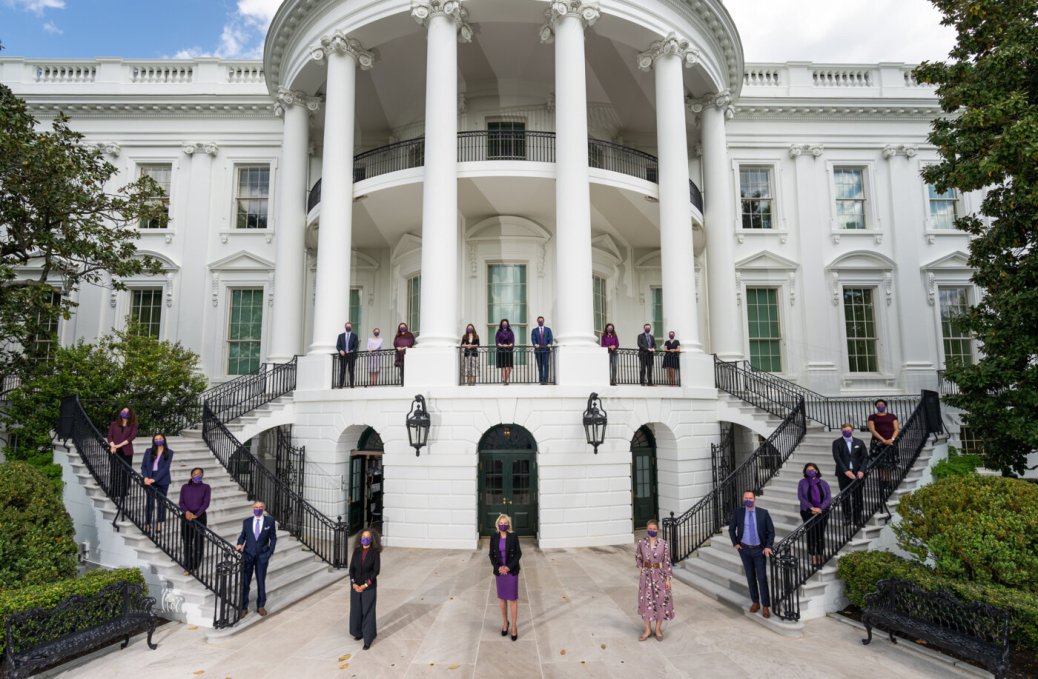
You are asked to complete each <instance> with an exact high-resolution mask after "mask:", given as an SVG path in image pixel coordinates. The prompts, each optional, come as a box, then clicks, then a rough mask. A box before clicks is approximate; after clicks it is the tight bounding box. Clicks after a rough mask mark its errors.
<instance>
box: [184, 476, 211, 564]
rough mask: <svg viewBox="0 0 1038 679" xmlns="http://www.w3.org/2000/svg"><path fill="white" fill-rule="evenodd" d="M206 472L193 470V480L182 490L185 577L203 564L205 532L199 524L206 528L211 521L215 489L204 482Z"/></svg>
mask: <svg viewBox="0 0 1038 679" xmlns="http://www.w3.org/2000/svg"><path fill="white" fill-rule="evenodd" d="M204 476H205V471H204V470H203V469H202V468H201V467H195V468H194V469H192V470H191V480H190V481H188V482H187V483H185V484H184V485H183V486H181V488H180V502H179V504H180V511H181V512H182V513H183V516H184V524H183V526H184V527H183V533H182V536H181V537H182V538H183V540H184V575H191V574H192V573H193V572H194V571H195V569H196V568H198V567H199V566H200V565H201V563H202V550H203V549H204V547H205V532H204V531H203V530H201V529H200V528H199V527H198V524H201V525H202V526H206V525H208V524H209V519H208V517H207V516H206V510H208V509H209V501H210V499H211V498H212V492H213V489H212V488H210V487H209V484H207V483H205V482H203V481H202V479H203V477H204Z"/></svg>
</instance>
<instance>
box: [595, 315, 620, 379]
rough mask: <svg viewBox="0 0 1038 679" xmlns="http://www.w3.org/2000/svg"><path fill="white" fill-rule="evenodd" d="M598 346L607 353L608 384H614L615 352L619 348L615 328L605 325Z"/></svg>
mask: <svg viewBox="0 0 1038 679" xmlns="http://www.w3.org/2000/svg"><path fill="white" fill-rule="evenodd" d="M599 345H600V346H603V347H605V348H606V350H607V351H609V384H616V356H617V353H616V352H617V350H618V349H619V348H620V338H619V337H617V336H616V328H615V327H614V326H613V324H612V323H606V324H605V328H604V329H603V330H602V339H601V340H599Z"/></svg>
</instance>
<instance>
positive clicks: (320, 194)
mask: <svg viewBox="0 0 1038 679" xmlns="http://www.w3.org/2000/svg"><path fill="white" fill-rule="evenodd" d="M0 80H2V81H3V82H4V83H5V84H6V85H8V86H10V87H11V88H12V89H13V90H14V91H15V93H16V94H17V95H19V96H21V97H23V98H25V99H26V100H27V101H28V102H29V104H30V107H31V109H32V111H33V112H34V113H35V115H36V116H37V117H38V118H40V119H41V121H44V122H45V121H46V120H47V119H48V118H50V117H52V116H53V115H55V114H56V113H58V112H59V111H64V112H65V113H67V114H68V115H70V116H71V117H72V121H73V126H74V127H75V128H76V129H78V130H81V131H82V132H83V133H84V134H85V135H86V137H87V139H88V140H89V141H90V142H91V143H97V144H99V145H101V146H102V147H103V149H104V150H105V153H106V154H107V156H108V158H109V160H110V161H111V162H112V163H113V164H115V165H116V166H117V167H118V168H119V170H120V174H119V176H118V178H117V179H116V180H115V181H114V182H113V186H112V188H113V189H115V188H117V187H118V186H121V185H122V184H125V183H127V182H129V181H132V180H133V179H135V178H136V177H138V176H140V175H149V176H151V177H153V178H155V179H156V180H157V181H158V182H159V183H160V184H161V185H162V186H163V187H165V188H166V189H167V191H168V197H169V214H170V221H169V225H168V228H151V227H152V226H153V225H151V224H140V225H139V226H140V241H139V249H140V251H141V252H142V253H146V254H149V255H152V256H154V257H156V258H158V259H159V260H161V261H162V262H163V264H164V265H165V274H164V275H162V276H158V277H144V278H140V279H133V280H127V281H125V283H126V285H127V286H128V288H129V289H128V290H126V291H122V292H117V291H113V290H111V289H108V288H104V287H86V288H83V289H82V290H80V291H79V292H78V300H77V301H78V303H79V310H78V313H77V314H76V315H75V317H74V318H72V319H71V320H69V321H67V322H62V324H61V326H60V328H59V336H60V338H61V340H62V341H64V342H72V341H74V340H75V339H77V338H81V337H82V338H87V339H91V338H94V337H97V336H99V335H102V334H104V333H106V332H109V331H110V330H111V329H112V328H118V327H121V326H122V325H123V324H124V323H125V322H126V319H127V317H134V318H136V319H138V320H140V321H142V322H143V323H144V324H145V326H146V327H147V329H148V331H149V332H153V333H155V334H156V335H157V336H159V337H161V338H163V339H168V340H178V341H180V342H182V343H183V344H184V345H186V346H187V347H189V348H191V349H193V350H194V351H196V352H198V353H199V354H200V355H201V357H202V364H203V366H204V370H205V372H206V375H207V376H208V377H209V378H210V380H211V381H212V383H214V384H217V383H220V382H223V381H226V380H229V379H232V378H234V377H235V376H237V375H241V374H246V373H249V372H251V371H254V370H255V369H257V368H258V367H259V364H260V363H261V362H266V363H270V362H284V361H288V360H291V359H292V357H293V356H299V358H298V383H297V387H296V389H295V391H294V393H292V394H291V395H290V396H288V397H286V398H285V399H283V402H282V403H281V404H280V405H279V407H278V408H277V409H274V410H271V411H270V412H268V413H266V414H264V415H263V416H261V417H256V418H254V421H252V422H250V423H248V424H247V425H245V426H244V428H243V430H242V433H241V436H240V438H242V440H246V439H248V438H250V437H252V436H256V435H259V434H261V433H262V432H263V431H265V430H269V429H270V428H272V427H275V426H282V425H289V424H290V425H292V427H293V428H292V437H293V439H294V441H295V443H296V444H299V445H305V447H306V460H307V463H306V464H307V467H306V469H307V475H306V494H307V496H308V497H309V498H310V499H311V500H312V502H313V503H314V504H315V505H316V506H318V507H319V508H321V509H322V510H324V511H326V513H327V514H328V515H330V516H336V515H339V514H344V513H345V512H347V511H348V510H355V511H363V505H364V503H365V502H367V501H368V500H370V499H371V498H370V497H365V498H364V499H363V500H362V499H360V498H359V497H358V496H357V493H358V492H359V490H358V489H360V488H361V485H363V484H360V485H358V483H359V479H360V478H361V477H362V476H366V477H370V476H372V475H375V476H378V478H379V481H380V484H381V485H380V486H379V492H380V500H381V503H382V508H381V509H382V518H383V520H384V527H385V532H386V536H387V540H388V541H389V542H390V543H391V544H393V545H405V546H421V547H433V548H439V547H444V548H446V547H451V548H469V547H473V546H475V545H476V543H477V541H478V537H479V535H480V534H481V533H484V532H485V531H486V530H487V527H488V526H492V525H493V524H492V523H491V522H492V521H493V518H494V517H496V516H497V513H498V512H499V511H505V512H507V513H510V514H511V515H512V516H513V518H514V521H515V524H516V527H517V528H518V529H519V530H520V532H522V533H525V534H528V535H531V536H535V537H536V539H537V540H538V543H539V545H541V546H542V547H563V546H566V547H570V546H589V545H604V544H623V543H629V542H630V541H631V540H632V536H633V531H634V530H635V528H636V526H637V525H641V524H643V523H644V521H645V520H646V519H647V518H649V517H651V516H658V515H666V514H668V513H669V512H671V511H674V512H680V511H683V510H685V509H687V508H688V507H689V506H691V504H692V503H693V502H694V501H695V500H696V499H697V498H699V497H700V496H702V494H703V493H704V492H705V491H706V490H707V489H708V488H709V487H710V484H711V462H710V445H711V443H716V442H717V441H718V436H719V428H718V423H719V421H720V420H723V419H726V418H725V417H724V416H723V408H722V405H721V401H720V400H719V397H718V391H717V389H716V388H715V386H714V370H713V361H714V358H713V356H712V355H717V357H719V358H721V359H724V360H734V359H748V360H750V361H751V362H752V364H753V366H754V367H755V368H757V369H759V370H763V371H768V372H772V373H777V374H778V375H780V376H782V377H784V378H785V379H787V380H790V381H793V382H796V383H799V384H801V385H803V386H806V387H809V388H811V389H813V390H815V391H817V392H820V393H823V394H828V395H894V394H911V393H918V391H919V389H920V388H932V387H934V385H936V383H937V371H938V370H940V369H941V368H942V367H943V366H944V364H945V361H946V359H947V358H949V357H950V356H956V357H963V356H967V357H968V356H971V355H972V352H973V351H974V347H973V346H972V343H971V341H970V340H969V339H968V338H966V337H961V336H958V335H957V331H956V328H955V326H954V324H952V323H949V322H942V319H947V318H948V317H949V315H950V314H952V313H953V312H955V311H956V310H957V309H959V308H961V307H962V306H963V305H966V304H969V303H970V302H971V301H973V300H974V296H975V291H974V288H973V287H972V285H971V283H970V282H969V275H970V271H969V269H968V268H967V265H966V250H967V245H968V237H967V236H966V235H964V234H962V233H960V232H958V231H956V230H955V229H954V228H953V227H952V222H953V220H954V218H955V216H956V215H958V214H961V213H963V212H968V211H971V210H975V209H977V208H978V207H979V198H980V197H979V196H976V195H958V194H955V193H953V192H949V193H937V192H936V191H935V190H934V189H933V188H932V187H930V186H927V185H926V183H925V182H924V180H923V179H922V178H921V176H920V171H921V169H922V168H923V167H924V166H925V165H926V164H928V163H933V162H936V161H937V157H938V156H937V152H936V150H935V148H934V147H932V146H931V145H929V144H928V142H927V132H928V130H929V125H930V121H931V120H932V119H933V118H934V117H935V116H936V115H938V113H939V108H938V105H937V100H936V97H935V95H934V92H933V90H932V89H931V88H929V87H927V86H922V85H919V84H918V83H916V82H915V80H914V79H913V77H912V67H911V66H909V65H905V64H897V63H881V64H844V65H831V64H815V63H806V62H804V63H801V62H798V63H785V64H747V63H744V60H743V46H742V43H741V41H740V37H739V33H738V30H737V27H736V26H735V24H734V23H733V21H732V19H731V17H730V16H729V14H728V12H727V11H726V9H725V8H724V5H723V3H722V2H721V0H696V1H692V0H599V1H597V2H581V1H580V0H552V1H550V2H545V1H543V0H464V2H457V1H455V0H285V2H284V4H283V5H282V7H281V9H280V10H279V11H278V13H277V15H276V17H275V18H274V20H273V23H272V25H271V27H270V30H269V34H268V36H267V40H266V47H265V51H264V57H263V60H262V61H224V60H218V59H194V60H166V61H139V60H124V59H95V60H81V61H57V60H31V59H19V58H4V59H0ZM537 316H544V318H545V319H546V324H547V326H549V327H551V329H552V330H553V332H554V339H555V343H556V344H555V346H554V349H553V350H552V352H551V355H552V359H551V360H552V365H551V368H550V373H551V374H550V376H549V380H548V381H550V382H551V384H547V385H541V384H538V381H539V379H537V378H538V377H539V376H538V375H537V373H536V367H535V358H534V357H533V355H532V354H530V353H526V352H523V351H520V352H519V353H517V354H516V355H515V357H514V360H515V363H516V368H515V370H516V373H515V375H516V379H515V380H514V381H513V383H512V384H509V385H507V386H505V385H503V384H500V383H499V382H498V381H497V378H498V375H499V368H498V367H497V365H498V363H497V361H498V360H499V357H498V356H497V354H496V351H493V350H490V351H484V352H483V353H481V354H480V356H479V357H478V358H477V359H476V362H477V363H478V364H479V369H480V371H481V372H480V375H479V380H478V381H479V383H478V384H476V385H474V386H470V385H469V384H468V383H467V380H466V377H465V374H464V371H465V367H466V360H465V357H464V356H463V355H462V352H461V350H460V349H459V344H460V337H461V334H462V332H463V330H464V328H465V326H466V324H469V323H471V324H473V325H474V326H475V328H476V329H477V331H478V334H479V335H480V338H481V342H482V345H483V346H486V345H491V346H492V345H493V344H494V333H495V331H496V329H497V325H498V321H499V320H500V319H502V318H508V319H509V320H510V321H511V324H512V328H513V329H514V330H515V333H516V344H519V345H530V344H531V343H532V340H531V331H532V329H533V328H534V327H535V325H536V323H535V319H536V318H537ZM347 320H349V321H351V322H352V324H353V329H354V332H355V333H358V335H359V337H360V348H361V349H364V348H365V347H366V340H367V338H369V337H370V336H371V334H372V330H373V328H375V327H378V328H381V330H382V338H383V340H384V345H383V346H384V348H386V349H391V348H392V342H393V338H394V335H395V333H396V329H397V326H398V324H399V323H401V322H406V323H408V324H409V326H410V328H411V330H413V331H414V334H415V335H416V336H417V344H416V345H415V346H414V347H413V348H411V349H409V350H408V351H407V352H406V358H405V366H406V372H404V373H403V380H402V381H403V384H400V379H399V375H400V373H399V372H398V371H397V367H396V365H395V363H394V358H395V356H394V355H393V352H388V353H387V354H386V355H385V357H383V356H382V355H376V356H375V357H370V356H368V355H366V354H364V355H361V356H360V357H359V358H358V359H357V362H356V364H355V366H354V368H355V377H354V379H355V381H354V388H348V386H347V388H338V379H339V376H338V375H337V373H336V370H337V369H338V365H337V363H338V362H337V361H336V360H334V359H333V356H332V355H333V353H334V352H335V345H336V338H337V335H338V334H339V333H341V332H342V331H343V324H344V322H345V321H347ZM606 323H613V324H615V327H616V329H617V331H618V333H619V336H620V344H621V346H622V347H624V348H632V349H633V348H635V347H636V346H637V345H636V340H637V335H638V334H639V333H640V332H641V330H642V326H643V324H644V323H648V324H650V325H651V326H652V331H653V334H654V335H655V338H656V341H657V342H658V343H659V344H660V345H661V346H662V342H663V340H664V339H666V337H667V333H668V332H669V331H673V332H674V333H675V334H676V337H677V339H678V340H680V342H681V349H682V352H681V353H680V386H678V385H676V384H672V383H671V382H670V375H668V373H667V372H666V371H665V370H664V367H663V364H662V363H661V362H659V361H658V362H657V364H656V366H655V380H654V381H655V386H654V387H653V388H651V389H650V388H648V387H643V386H641V385H640V384H639V382H640V381H641V380H640V376H639V375H638V374H637V373H638V370H639V365H638V357H637V356H636V355H635V354H633V353H631V354H630V355H626V354H625V356H624V357H623V358H622V360H621V362H620V363H621V365H620V366H619V367H618V369H619V370H620V371H625V372H624V373H623V376H620V378H619V379H615V380H612V381H616V382H618V383H617V384H611V383H610V382H611V367H610V360H609V357H608V355H607V350H606V349H603V348H601V347H600V346H599V339H598V336H599V335H600V334H601V332H602V330H603V328H604V326H605V325H606ZM383 359H384V360H383ZM376 361H377V363H376ZM376 366H377V367H378V370H377V371H375V370H373V369H372V368H373V367H376ZM374 372H377V375H374V376H373V375H372V373H374ZM632 375H633V378H632V379H628V378H629V377H630V376H632ZM347 379H349V378H348V377H347ZM372 380H374V383H375V385H376V386H367V385H369V384H370V383H371V382H372ZM488 382H493V383H488ZM592 392H594V393H597V394H598V395H599V397H600V398H601V401H602V404H603V406H604V408H605V409H606V411H607V416H608V426H607V429H606V436H605V441H604V443H603V444H602V445H601V446H600V447H599V448H598V449H597V452H595V451H593V450H592V447H591V446H589V445H588V444H587V442H586V441H585V432H584V428H583V426H582V419H581V417H582V413H583V411H584V409H585V406H586V405H587V401H588V397H589V395H590V394H591V393H592ZM416 394H421V395H422V396H423V397H424V399H425V401H426V402H427V404H428V409H429V412H430V414H431V418H432V426H431V430H430V432H429V443H428V445H427V446H426V447H425V448H424V449H422V450H421V454H420V456H415V455H414V454H412V452H413V451H412V449H411V447H410V446H409V444H408V437H407V431H406V427H405V416H406V414H407V412H408V410H409V408H410V407H411V403H412V399H413V398H414V396H415V395H416ZM758 433H765V434H766V433H767V432H766V431H765V432H758ZM378 440H380V442H381V443H380V445H374V444H373V442H374V441H378ZM379 447H380V448H381V455H379V454H377V453H378V452H379V451H377V450H375V451H374V452H373V451H372V449H373V448H376V449H377V448H379ZM361 449H365V450H363V451H362V450H361ZM358 451H360V454H357V453H358ZM361 494H363V493H361ZM350 505H356V506H355V507H351V506H350ZM358 516H362V514H358ZM362 520H363V519H362Z"/></svg>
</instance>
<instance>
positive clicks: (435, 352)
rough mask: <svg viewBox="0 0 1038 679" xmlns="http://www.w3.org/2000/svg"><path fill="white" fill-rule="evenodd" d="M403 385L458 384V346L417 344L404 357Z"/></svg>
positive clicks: (439, 385) (433, 385) (436, 385)
mask: <svg viewBox="0 0 1038 679" xmlns="http://www.w3.org/2000/svg"><path fill="white" fill-rule="evenodd" d="M404 385H405V386H406V387H407V388H408V389H410V388H412V387H415V388H422V387H450V386H457V385H458V348H457V347H456V346H445V347H435V346H434V347H429V346H417V347H414V348H413V349H408V350H407V355H406V356H405V358H404Z"/></svg>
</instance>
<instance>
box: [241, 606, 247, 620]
mask: <svg viewBox="0 0 1038 679" xmlns="http://www.w3.org/2000/svg"><path fill="white" fill-rule="evenodd" d="M248 614H249V609H247V608H243V609H241V617H243V618H244V617H245V616H246V615H248Z"/></svg>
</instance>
